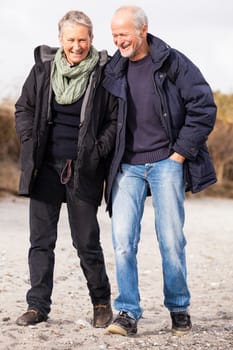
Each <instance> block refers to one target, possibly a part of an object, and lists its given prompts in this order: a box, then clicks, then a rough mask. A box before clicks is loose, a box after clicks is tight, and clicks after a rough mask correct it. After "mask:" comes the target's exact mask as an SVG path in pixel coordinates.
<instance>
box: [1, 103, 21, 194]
mask: <svg viewBox="0 0 233 350" xmlns="http://www.w3.org/2000/svg"><path fill="white" fill-rule="evenodd" d="M18 159H19V141H18V138H17V135H16V131H15V121H14V102H13V101H3V102H2V103H1V104H0V194H1V195H2V194H3V193H5V192H6V193H13V194H16V193H17V190H18V179H19V166H18Z"/></svg>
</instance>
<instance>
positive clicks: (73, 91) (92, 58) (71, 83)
mask: <svg viewBox="0 0 233 350" xmlns="http://www.w3.org/2000/svg"><path fill="white" fill-rule="evenodd" d="M98 60H99V54H98V51H97V50H96V49H95V48H94V47H93V46H91V49H90V52H89V54H88V56H87V57H86V58H85V59H84V60H83V61H81V62H80V63H79V64H77V65H76V66H74V67H70V66H69V64H68V63H67V60H66V58H65V54H64V50H63V48H60V49H58V51H57V52H56V55H55V58H54V62H53V65H52V71H51V79H52V88H53V91H54V93H55V98H56V101H57V102H58V103H60V104H71V103H73V102H76V101H77V100H78V99H79V98H80V97H81V96H82V95H83V94H84V92H85V90H86V87H87V83H88V79H89V76H90V74H91V72H92V71H93V69H94V67H95V66H96V64H97V62H98Z"/></svg>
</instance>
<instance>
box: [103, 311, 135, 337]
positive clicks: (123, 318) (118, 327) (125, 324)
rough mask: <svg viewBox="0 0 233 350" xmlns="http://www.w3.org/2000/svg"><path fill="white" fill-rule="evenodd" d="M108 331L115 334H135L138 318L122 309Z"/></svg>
mask: <svg viewBox="0 0 233 350" xmlns="http://www.w3.org/2000/svg"><path fill="white" fill-rule="evenodd" d="M107 331H108V332H109V333H113V334H120V335H133V334H136V333H137V320H135V319H134V318H131V317H129V315H128V314H127V312H125V311H121V312H119V314H118V316H117V317H116V318H115V320H114V321H113V323H112V324H110V326H108V328H107Z"/></svg>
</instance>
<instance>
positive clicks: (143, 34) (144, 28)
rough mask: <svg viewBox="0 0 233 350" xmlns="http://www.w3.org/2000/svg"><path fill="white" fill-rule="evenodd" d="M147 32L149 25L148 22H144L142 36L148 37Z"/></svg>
mask: <svg viewBox="0 0 233 350" xmlns="http://www.w3.org/2000/svg"><path fill="white" fill-rule="evenodd" d="M147 33H148V25H147V24H144V25H143V27H142V29H141V33H140V36H141V37H142V38H146V37H147Z"/></svg>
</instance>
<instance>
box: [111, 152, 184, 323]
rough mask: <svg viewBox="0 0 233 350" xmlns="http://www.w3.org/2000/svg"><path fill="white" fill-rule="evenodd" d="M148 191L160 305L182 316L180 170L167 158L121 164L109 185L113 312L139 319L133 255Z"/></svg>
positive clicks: (182, 196)
mask: <svg viewBox="0 0 233 350" xmlns="http://www.w3.org/2000/svg"><path fill="white" fill-rule="evenodd" d="M148 188H149V189H150V192H151V194H152V200H153V207H154V213H155V231H156V235H157V240H158V243H159V249H160V253H161V257H162V269H163V282H164V305H165V306H166V307H167V308H168V310H169V311H173V312H178V311H185V310H186V309H187V308H188V306H189V304H190V293H189V290H188V286H187V278H186V258H185V245H186V240H185V237H184V233H183V226H184V196H185V191H184V180H183V165H182V163H178V162H176V161H174V160H171V159H169V158H168V159H165V160H162V161H159V162H156V163H152V164H145V165H130V164H122V171H121V172H119V173H118V175H117V177H116V180H115V182H114V186H113V193H112V199H113V214H112V231H113V247H114V252H115V259H116V275H117V283H118V290H119V295H118V296H117V298H116V299H115V303H114V304H115V308H116V310H118V311H126V312H128V314H129V315H130V316H131V317H133V318H135V319H139V318H140V317H141V315H142V309H141V307H140V294H139V289H138V269H137V250H138V243H139V240H140V231H141V219H142V215H143V211H144V203H145V200H146V196H147V192H148Z"/></svg>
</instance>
